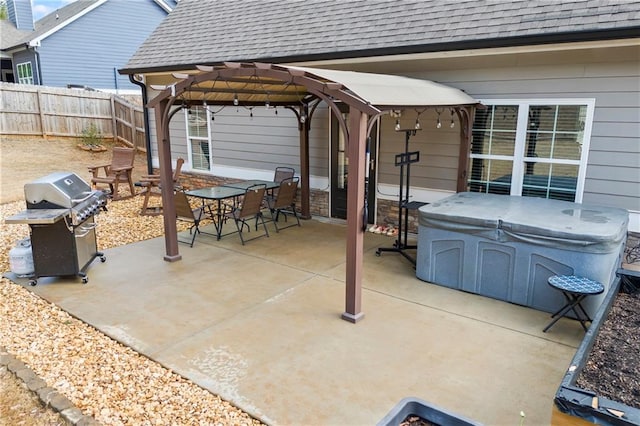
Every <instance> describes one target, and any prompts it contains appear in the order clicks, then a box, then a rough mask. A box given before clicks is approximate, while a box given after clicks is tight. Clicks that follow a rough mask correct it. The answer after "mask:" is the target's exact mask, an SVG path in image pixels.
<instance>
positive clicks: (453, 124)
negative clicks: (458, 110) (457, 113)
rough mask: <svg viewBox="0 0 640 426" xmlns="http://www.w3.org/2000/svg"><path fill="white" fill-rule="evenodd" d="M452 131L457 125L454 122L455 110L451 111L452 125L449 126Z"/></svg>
mask: <svg viewBox="0 0 640 426" xmlns="http://www.w3.org/2000/svg"><path fill="white" fill-rule="evenodd" d="M449 127H451V128H452V129H453V128H454V127H456V123H454V122H453V109H451V124H450V125H449Z"/></svg>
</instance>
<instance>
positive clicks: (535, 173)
mask: <svg viewBox="0 0 640 426" xmlns="http://www.w3.org/2000/svg"><path fill="white" fill-rule="evenodd" d="M483 103H484V104H485V105H487V107H488V108H487V109H485V110H478V111H477V112H476V118H475V121H474V123H473V140H472V145H471V155H470V158H471V175H470V178H469V182H468V184H469V190H470V191H474V192H487V193H492V194H510V195H522V196H527V197H542V198H553V199H558V200H567V201H575V202H581V201H582V191H583V188H584V177H585V173H586V166H587V155H588V152H589V140H590V137H591V134H590V133H591V123H592V120H593V110H594V105H595V102H594V100H550V99H545V100H530V101H503V100H487V101H483Z"/></svg>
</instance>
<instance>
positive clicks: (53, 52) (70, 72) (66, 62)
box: [0, 0, 176, 93]
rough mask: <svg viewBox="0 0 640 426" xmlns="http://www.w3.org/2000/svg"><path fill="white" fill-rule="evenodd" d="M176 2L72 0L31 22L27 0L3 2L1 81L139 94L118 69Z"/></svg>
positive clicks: (0, 44) (164, 0)
mask: <svg viewBox="0 0 640 426" xmlns="http://www.w3.org/2000/svg"><path fill="white" fill-rule="evenodd" d="M175 5H176V1H175V0H135V1H131V0H77V1H75V2H72V3H69V4H68V5H66V6H64V7H62V8H60V9H58V10H56V11H54V12H52V13H50V14H49V15H47V16H45V17H44V18H42V19H40V20H38V21H37V22H35V25H34V22H33V15H32V11H31V1H30V0H8V1H7V9H8V12H9V13H8V14H9V20H5V21H0V29H1V31H2V40H1V41H0V48H1V52H2V59H3V62H2V81H9V82H15V83H22V84H36V85H43V86H58V87H68V86H70V87H89V88H92V89H100V90H108V91H117V92H119V93H124V92H127V91H129V92H134V91H135V93H139V91H140V89H139V87H138V86H136V85H134V84H133V83H131V82H130V81H129V79H128V78H127V77H126V76H122V75H120V74H118V72H117V69H118V68H121V67H122V66H124V64H125V63H126V62H127V60H128V59H129V58H130V57H131V55H132V54H133V53H134V52H135V51H136V49H137V48H138V47H139V46H140V44H141V43H142V42H143V41H144V40H145V39H146V38H147V37H148V36H149V34H151V32H152V31H153V30H154V29H155V28H156V26H157V25H158V24H159V23H160V22H161V21H162V20H163V19H164V18H165V17H166V16H167V14H168V13H169V12H170V11H171V10H172V9H173V8H174V7H175Z"/></svg>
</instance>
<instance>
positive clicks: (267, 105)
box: [264, 99, 271, 109]
mask: <svg viewBox="0 0 640 426" xmlns="http://www.w3.org/2000/svg"><path fill="white" fill-rule="evenodd" d="M264 107H265V109H269V108H270V107H271V105H270V104H269V99H267V101H266V102H265V103H264Z"/></svg>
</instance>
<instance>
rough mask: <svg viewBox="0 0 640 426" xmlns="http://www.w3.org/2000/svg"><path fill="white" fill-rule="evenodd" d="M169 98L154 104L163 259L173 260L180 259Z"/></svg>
mask: <svg viewBox="0 0 640 426" xmlns="http://www.w3.org/2000/svg"><path fill="white" fill-rule="evenodd" d="M169 107H170V103H169V99H163V100H161V101H160V102H159V103H158V104H157V105H155V106H154V113H155V119H156V131H157V135H156V138H157V141H158V160H159V161H160V185H161V186H162V188H165V191H161V193H162V211H163V214H162V217H163V219H164V245H165V250H166V254H165V256H164V260H166V261H168V262H175V261H177V260H180V259H182V255H180V253H179V252H178V227H177V225H176V205H175V203H174V202H173V172H172V165H171V140H170V139H169V120H170V115H169V113H168V108H169Z"/></svg>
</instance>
